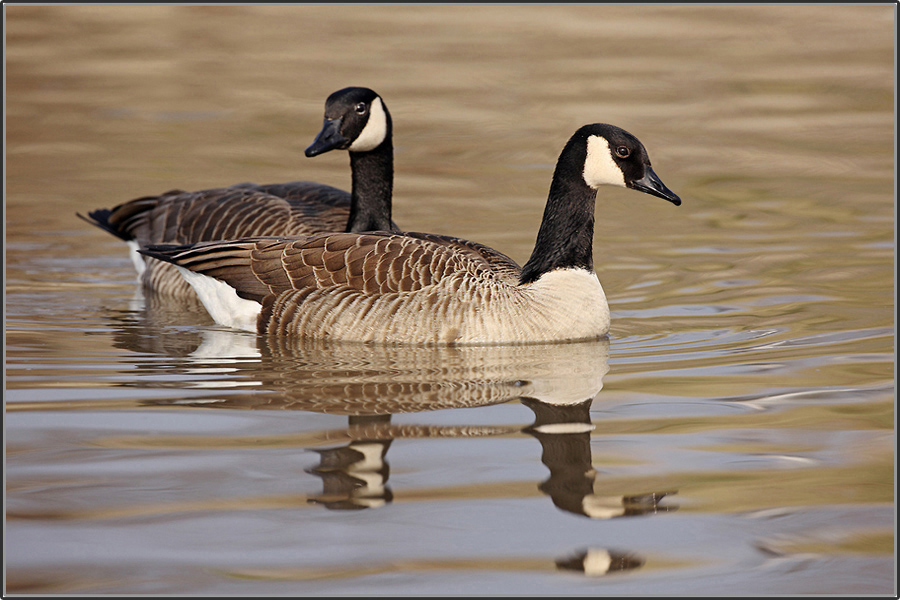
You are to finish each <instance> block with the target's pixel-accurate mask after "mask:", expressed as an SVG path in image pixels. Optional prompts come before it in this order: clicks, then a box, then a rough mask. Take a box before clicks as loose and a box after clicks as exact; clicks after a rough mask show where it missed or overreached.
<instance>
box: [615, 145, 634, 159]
mask: <svg viewBox="0 0 900 600" xmlns="http://www.w3.org/2000/svg"><path fill="white" fill-rule="evenodd" d="M629 154H631V150H629V149H628V148H627V147H626V146H618V147H616V156H618V157H619V158H628V155H629Z"/></svg>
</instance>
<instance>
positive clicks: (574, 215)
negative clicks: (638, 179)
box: [519, 165, 597, 283]
mask: <svg viewBox="0 0 900 600" xmlns="http://www.w3.org/2000/svg"><path fill="white" fill-rule="evenodd" d="M567 170H568V169H567V168H566V167H565V166H561V165H557V168H556V172H555V173H554V174H553V182H552V183H551V184H550V194H549V196H548V198H547V206H546V207H545V208H544V217H543V219H542V220H541V228H540V230H539V231H538V235H537V241H536V242H535V244H534V251H533V252H532V253H531V258H529V259H528V262H527V263H525V266H524V267H523V268H522V276H521V277H520V279H519V283H531V282H533V281H536V280H538V279H539V278H540V277H541V275H543V274H544V273H547V272H549V271H553V270H554V269H566V268H581V269H586V270H588V271H591V272H593V270H594V247H593V244H594V203H595V201H596V198H597V191H596V190H594V189H592V188H590V187H589V186H588V185H587V184H586V183H585V182H584V179H583V177H582V175H581V173H579V172H572V173H567V172H566V171H567Z"/></svg>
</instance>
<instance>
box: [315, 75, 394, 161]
mask: <svg viewBox="0 0 900 600" xmlns="http://www.w3.org/2000/svg"><path fill="white" fill-rule="evenodd" d="M390 132H391V115H390V113H389V112H388V109H387V107H386V106H385V105H384V102H383V101H382V100H381V97H380V96H379V95H378V94H376V93H375V92H373V91H372V90H370V89H369V88H363V87H348V88H344V89H342V90H338V91H336V92H334V93H333V94H331V95H330V96H328V99H327V100H326V101H325V122H324V124H323V125H322V131H320V132H319V135H317V136H316V139H315V141H313V143H312V144H310V146H309V147H308V148H307V149H306V156H318V155H319V154H323V153H325V152H328V151H329V150H349V151H350V152H369V151H370V150H374V149H375V148H377V147H378V146H380V145H381V144H382V143H383V142H384V141H385V139H387V138H388V137H389V136H390Z"/></svg>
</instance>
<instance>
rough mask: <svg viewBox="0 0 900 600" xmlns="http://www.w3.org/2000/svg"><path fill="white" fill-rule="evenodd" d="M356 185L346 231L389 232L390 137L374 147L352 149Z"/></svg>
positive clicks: (392, 148)
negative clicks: (357, 150) (356, 150)
mask: <svg viewBox="0 0 900 600" xmlns="http://www.w3.org/2000/svg"><path fill="white" fill-rule="evenodd" d="M350 171H351V173H352V177H353V188H352V191H351V200H350V217H349V218H348V219H347V231H350V232H360V231H390V230H391V228H392V227H391V195H392V194H393V187H394V145H393V143H392V142H391V137H390V135H388V137H387V138H386V139H385V140H384V141H383V142H382V143H381V145H379V146H378V147H377V148H375V149H373V150H369V151H367V152H350Z"/></svg>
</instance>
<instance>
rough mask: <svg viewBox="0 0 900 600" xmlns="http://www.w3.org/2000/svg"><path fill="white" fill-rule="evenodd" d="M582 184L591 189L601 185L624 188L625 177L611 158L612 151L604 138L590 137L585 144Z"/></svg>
mask: <svg viewBox="0 0 900 600" xmlns="http://www.w3.org/2000/svg"><path fill="white" fill-rule="evenodd" d="M583 176H584V182H585V183H586V184H588V185H589V186H590V187H592V188H597V187H600V186H601V185H618V186H621V187H625V175H624V173H622V169H620V168H619V165H617V164H616V161H614V160H613V158H612V151H611V150H610V148H609V142H608V141H606V138H603V137H600V136H599V135H592V136H590V137H589V138H588V142H587V157H586V158H585V160H584V173H583Z"/></svg>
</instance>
